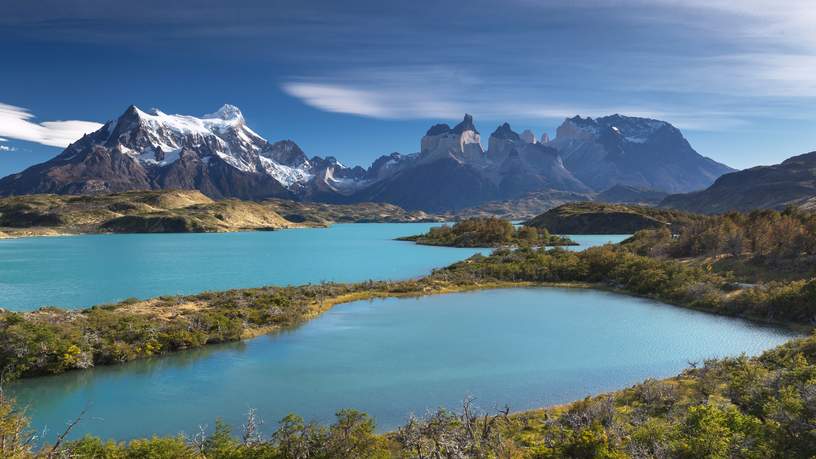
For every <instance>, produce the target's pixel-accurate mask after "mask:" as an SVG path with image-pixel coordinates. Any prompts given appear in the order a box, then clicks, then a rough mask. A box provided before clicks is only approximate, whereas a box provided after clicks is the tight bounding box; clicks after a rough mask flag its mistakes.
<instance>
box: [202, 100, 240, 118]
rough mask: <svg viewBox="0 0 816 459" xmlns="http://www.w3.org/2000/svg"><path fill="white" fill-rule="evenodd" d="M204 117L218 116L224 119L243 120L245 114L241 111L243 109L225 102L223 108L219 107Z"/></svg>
mask: <svg viewBox="0 0 816 459" xmlns="http://www.w3.org/2000/svg"><path fill="white" fill-rule="evenodd" d="M202 118H208V119H214V118H217V119H221V120H224V121H239V120H240V121H243V120H244V114H243V113H241V110H240V109H239V108H238V107H236V106H235V105H230V104H224V105H223V106H221V108H219V109H218V110H216V111H215V112H213V113H209V114H207V115H204V116H203V117H202Z"/></svg>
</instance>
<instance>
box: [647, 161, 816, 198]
mask: <svg viewBox="0 0 816 459" xmlns="http://www.w3.org/2000/svg"><path fill="white" fill-rule="evenodd" d="M814 196H816V151H813V152H810V153H806V154H803V155H799V156H794V157H792V158H788V159H786V160H785V161H783V162H782V163H780V164H775V165H773V166H757V167H752V168H750V169H746V170H743V171H739V172H733V173H731V174H725V175H723V176H722V177H720V178H718V179H717V181H715V182H714V184H713V185H711V186H710V187H708V188H707V189H705V190H703V191H698V192H695V193H686V194H674V195H670V196H668V197H666V199H664V200H663V202H661V204H660V205H661V207H670V208H674V209H681V210H686V211H691V212H701V213H723V212H728V211H731V210H740V211H746V210H753V209H784V208H785V207H787V206H806V203H807V202H808V201H812V200H813V198H814Z"/></svg>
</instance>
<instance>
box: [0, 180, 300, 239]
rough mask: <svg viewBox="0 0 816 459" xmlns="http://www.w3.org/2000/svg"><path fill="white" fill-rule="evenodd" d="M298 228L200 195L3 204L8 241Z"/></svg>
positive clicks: (249, 206) (253, 208)
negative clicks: (29, 236) (31, 237)
mask: <svg viewBox="0 0 816 459" xmlns="http://www.w3.org/2000/svg"><path fill="white" fill-rule="evenodd" d="M291 226H293V224H292V222H289V221H288V220H286V219H284V218H283V217H281V216H280V215H278V214H277V213H276V212H274V211H273V210H272V209H270V208H268V207H265V206H262V205H260V204H258V203H255V202H247V201H239V200H234V199H228V200H223V201H213V200H212V199H210V198H208V197H206V196H204V195H203V194H201V192H199V191H186V190H185V191H182V190H177V191H173V190H171V191H131V192H126V193H115V194H108V195H94V196H68V195H29V196H16V197H9V198H2V199H0V231H2V232H4V233H6V234H7V235H10V236H14V235H27V234H33V235H36V234H49V233H63V234H76V233H96V232H217V231H237V230H245V229H250V230H251V229H278V228H288V227H291Z"/></svg>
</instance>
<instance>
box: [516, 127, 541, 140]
mask: <svg viewBox="0 0 816 459" xmlns="http://www.w3.org/2000/svg"><path fill="white" fill-rule="evenodd" d="M520 137H521V140H523V141H525V142H527V143H536V142H538V140H537V139H536V136H535V134H533V131H531V130H529V129H525V130H524V132H522V133H521V136H520Z"/></svg>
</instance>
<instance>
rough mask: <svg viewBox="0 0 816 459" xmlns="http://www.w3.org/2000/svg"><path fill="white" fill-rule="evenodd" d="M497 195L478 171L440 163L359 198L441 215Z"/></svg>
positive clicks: (450, 162)
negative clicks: (443, 212)
mask: <svg viewBox="0 0 816 459" xmlns="http://www.w3.org/2000/svg"><path fill="white" fill-rule="evenodd" d="M496 193H497V189H496V185H495V184H494V183H493V182H491V181H490V180H489V179H487V178H485V177H484V175H483V174H482V173H481V172H480V171H478V170H477V169H475V168H473V167H471V166H469V165H467V164H462V163H460V162H458V161H455V160H453V159H441V160H439V161H436V162H433V163H429V164H420V165H418V166H416V167H411V168H407V169H405V170H403V171H400V172H398V173H396V174H395V175H393V176H392V177H389V178H388V179H386V180H384V181H382V182H380V183H377V184H375V185H373V186H372V187H371V188H370V189H368V190H365V191H363V192H362V193H360V194H359V195H357V196H356V198H357V199H359V200H361V201H372V202H388V203H392V204H396V205H398V206H400V207H402V208H404V209H408V210H414V209H422V210H427V211H431V212H438V211H442V210H447V209H462V208H465V207H469V206H472V205H474V204H477V203H480V202H484V201H487V200H489V199H490V198H491V197H492V196H495V195H496Z"/></svg>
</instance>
